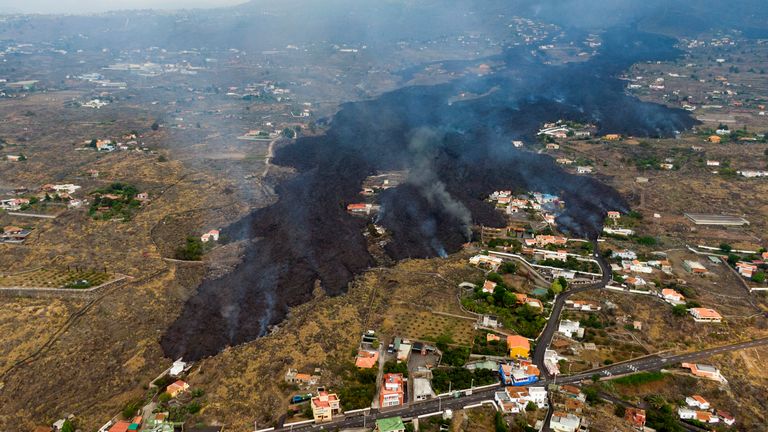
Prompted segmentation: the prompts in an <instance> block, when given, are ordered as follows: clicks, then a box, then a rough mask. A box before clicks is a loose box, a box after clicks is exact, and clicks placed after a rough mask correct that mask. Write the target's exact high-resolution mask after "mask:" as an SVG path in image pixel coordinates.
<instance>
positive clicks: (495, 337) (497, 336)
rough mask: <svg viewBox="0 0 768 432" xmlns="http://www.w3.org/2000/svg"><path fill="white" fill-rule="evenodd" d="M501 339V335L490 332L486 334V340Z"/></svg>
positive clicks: (496, 340) (494, 340)
mask: <svg viewBox="0 0 768 432" xmlns="http://www.w3.org/2000/svg"><path fill="white" fill-rule="evenodd" d="M500 340H501V337H499V335H496V334H493V333H488V334H486V335H485V341H486V342H498V341H500Z"/></svg>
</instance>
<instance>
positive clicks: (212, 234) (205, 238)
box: [200, 229, 219, 243]
mask: <svg viewBox="0 0 768 432" xmlns="http://www.w3.org/2000/svg"><path fill="white" fill-rule="evenodd" d="M200 240H201V241H202V242H203V243H208V242H209V241H215V242H217V241H219V230H215V229H212V230H210V231H208V232H207V233H205V234H203V235H201V236H200Z"/></svg>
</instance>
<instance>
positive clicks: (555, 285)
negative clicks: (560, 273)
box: [550, 279, 563, 294]
mask: <svg viewBox="0 0 768 432" xmlns="http://www.w3.org/2000/svg"><path fill="white" fill-rule="evenodd" d="M550 288H551V289H552V292H553V293H555V294H560V293H561V292H563V285H561V284H560V281H559V280H557V279H556V280H554V281H553V282H552V286H551V287H550Z"/></svg>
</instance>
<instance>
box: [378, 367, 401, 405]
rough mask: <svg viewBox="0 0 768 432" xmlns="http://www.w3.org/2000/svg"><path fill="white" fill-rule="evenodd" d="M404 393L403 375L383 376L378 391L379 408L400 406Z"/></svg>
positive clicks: (389, 374)
mask: <svg viewBox="0 0 768 432" xmlns="http://www.w3.org/2000/svg"><path fill="white" fill-rule="evenodd" d="M404 392H405V390H404V386H403V374H395V373H388V374H384V379H383V380H382V385H381V390H379V406H380V407H381V408H386V407H393V406H400V405H402V404H403V396H404Z"/></svg>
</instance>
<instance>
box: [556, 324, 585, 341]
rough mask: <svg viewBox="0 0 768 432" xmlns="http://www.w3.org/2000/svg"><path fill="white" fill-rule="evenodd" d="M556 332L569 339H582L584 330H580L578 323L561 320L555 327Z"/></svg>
mask: <svg viewBox="0 0 768 432" xmlns="http://www.w3.org/2000/svg"><path fill="white" fill-rule="evenodd" d="M557 332H558V333H561V334H563V335H565V336H567V337H569V338H572V337H574V335H575V336H576V337H584V329H583V328H581V324H580V323H579V322H578V321H571V320H562V321H560V325H559V326H558V327H557Z"/></svg>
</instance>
